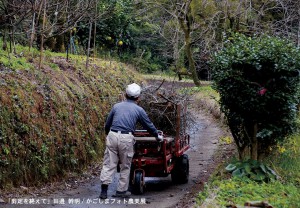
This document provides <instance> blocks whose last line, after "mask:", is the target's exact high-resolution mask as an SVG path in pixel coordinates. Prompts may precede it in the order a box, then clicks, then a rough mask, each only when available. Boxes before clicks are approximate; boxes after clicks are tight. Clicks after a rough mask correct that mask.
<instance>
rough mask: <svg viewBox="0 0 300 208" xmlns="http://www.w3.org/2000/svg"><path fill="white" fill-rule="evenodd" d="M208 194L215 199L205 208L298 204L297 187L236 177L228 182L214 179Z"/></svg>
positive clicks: (299, 194)
mask: <svg viewBox="0 0 300 208" xmlns="http://www.w3.org/2000/svg"><path fill="white" fill-rule="evenodd" d="M208 192H210V195H214V196H215V197H214V201H213V202H210V204H208V203H207V202H206V203H207V204H206V207H209V206H210V205H211V206H212V205H213V206H217V207H226V206H228V205H244V204H245V203H246V202H249V201H264V202H268V203H269V204H271V205H273V206H274V207H277V208H285V207H286V208H289V207H291V208H293V207H295V208H296V207H297V205H298V204H300V192H299V191H298V187H296V186H295V185H293V184H290V183H287V184H284V183H282V182H280V181H272V182H270V183H256V182H253V181H251V180H249V179H246V178H243V179H241V178H238V177H234V178H232V179H228V180H221V179H219V180H218V179H216V180H215V181H213V182H212V183H211V185H210V188H209V190H208ZM206 194H207V193H206ZM200 197H201V194H200V196H199V198H200ZM202 199H203V198H202ZM207 201H209V200H207Z"/></svg>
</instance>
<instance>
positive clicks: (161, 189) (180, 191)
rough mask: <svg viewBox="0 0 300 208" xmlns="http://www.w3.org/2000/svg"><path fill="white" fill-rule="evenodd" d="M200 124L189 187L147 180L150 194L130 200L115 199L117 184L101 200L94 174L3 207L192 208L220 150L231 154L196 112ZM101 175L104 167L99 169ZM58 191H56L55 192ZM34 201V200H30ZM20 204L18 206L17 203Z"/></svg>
mask: <svg viewBox="0 0 300 208" xmlns="http://www.w3.org/2000/svg"><path fill="white" fill-rule="evenodd" d="M195 117H196V122H197V125H196V127H195V128H194V129H192V130H190V132H189V133H190V136H191V140H190V143H191V148H190V149H189V150H188V151H187V152H186V153H187V154H188V156H189V159H190V178H189V182H188V183H187V184H181V185H174V184H172V182H171V177H170V176H169V177H166V178H146V192H145V193H144V194H143V195H132V197H131V198H130V199H128V200H126V201H124V200H123V199H118V198H113V197H112V195H113V194H114V192H115V190H116V181H117V177H118V175H117V174H116V177H115V179H114V182H113V184H111V185H110V186H109V192H108V199H107V200H106V201H104V200H99V199H98V196H99V193H100V180H99V177H98V176H93V175H90V177H89V178H90V179H89V180H86V181H83V182H77V183H76V182H74V181H73V182H72V183H65V184H61V185H60V186H59V187H57V189H59V190H57V189H56V187H52V188H49V187H48V188H44V189H41V192H40V193H35V194H34V193H31V194H29V195H27V196H21V197H16V198H14V196H13V195H12V198H10V203H9V204H4V205H3V206H1V207H4V208H10V207H16V206H17V207H28V206H29V205H30V204H32V205H33V206H34V208H45V207H57V208H61V207H65V208H69V207H70V208H77V207H78V208H79V207H80V208H82V207H86V208H93V207H99V206H101V207H102V206H103V207H124V206H128V207H148V208H161V207H191V206H192V205H193V203H194V201H193V198H194V197H195V195H196V194H197V193H198V192H199V190H200V189H201V188H202V187H203V184H204V183H205V182H206V181H207V180H208V178H209V175H210V174H211V173H212V171H213V170H214V168H215V167H216V165H217V163H218V162H219V161H220V159H222V156H221V158H220V157H219V159H218V160H219V161H216V160H215V157H214V155H215V153H216V151H217V150H220V148H221V149H222V150H224V148H225V150H226V151H229V152H231V151H232V150H231V149H230V147H229V146H228V147H226V146H221V147H220V144H219V138H220V137H222V136H224V135H225V134H226V132H224V130H223V129H222V128H220V126H219V125H218V124H217V123H216V122H215V121H214V120H213V119H212V118H211V117H210V116H207V115H205V114H203V113H200V112H195ZM98 172H100V168H98ZM53 188H54V189H53ZM30 200H31V201H30ZM15 203H16V204H17V205H14V204H15Z"/></svg>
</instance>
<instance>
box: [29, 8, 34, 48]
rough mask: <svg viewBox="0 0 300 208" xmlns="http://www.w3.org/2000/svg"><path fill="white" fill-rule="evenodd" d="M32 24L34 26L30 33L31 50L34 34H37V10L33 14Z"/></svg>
mask: <svg viewBox="0 0 300 208" xmlns="http://www.w3.org/2000/svg"><path fill="white" fill-rule="evenodd" d="M31 25H32V27H31V35H30V41H29V51H30V49H31V47H32V44H33V40H34V35H35V12H34V13H33V16H32V23H31Z"/></svg>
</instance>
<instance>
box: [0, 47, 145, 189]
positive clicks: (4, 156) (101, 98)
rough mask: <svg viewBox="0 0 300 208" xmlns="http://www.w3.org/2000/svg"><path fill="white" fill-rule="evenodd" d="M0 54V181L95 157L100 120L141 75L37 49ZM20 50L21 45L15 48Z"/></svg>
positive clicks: (34, 177)
mask: <svg viewBox="0 0 300 208" xmlns="http://www.w3.org/2000/svg"><path fill="white" fill-rule="evenodd" d="M26 51H27V49H22V52H21V53H22V57H20V56H16V55H13V54H7V53H6V54H5V53H4V52H3V51H2V54H1V56H2V57H1V58H0V173H1V174H0V187H1V188H8V187H12V186H20V185H26V186H28V185H36V184H38V183H43V182H45V181H47V182H49V181H51V180H55V179H56V178H58V177H62V176H64V175H65V174H66V173H67V172H69V171H75V172H76V171H82V170H83V169H84V168H85V167H87V166H88V165H89V164H91V163H92V162H93V161H100V160H101V157H99V155H101V154H102V152H103V147H104V144H103V143H104V131H103V130H104V129H103V127H104V122H105V117H106V115H107V113H108V111H109V110H110V107H111V105H112V104H113V103H114V102H116V101H117V99H118V98H119V93H121V92H122V91H123V89H124V87H125V86H126V85H127V84H129V83H131V82H137V83H139V82H140V81H141V79H140V78H139V77H138V75H137V74H136V73H135V72H134V70H133V69H131V68H130V67H128V66H126V65H123V64H120V63H117V62H112V61H103V60H94V61H93V60H90V62H91V63H90V65H89V68H88V69H86V68H85V67H84V65H85V58H84V57H82V58H80V57H75V56H74V57H72V58H71V59H69V60H68V61H66V59H65V58H64V57H61V56H58V55H57V56H56V55H55V54H54V55H53V54H50V53H49V54H47V56H46V57H45V58H44V61H43V66H42V68H41V70H38V69H37V68H38V67H37V66H38V61H39V58H38V53H35V55H34V52H32V53H28V54H24V53H25V52H26ZM19 53H20V51H19ZM3 54H4V55H3Z"/></svg>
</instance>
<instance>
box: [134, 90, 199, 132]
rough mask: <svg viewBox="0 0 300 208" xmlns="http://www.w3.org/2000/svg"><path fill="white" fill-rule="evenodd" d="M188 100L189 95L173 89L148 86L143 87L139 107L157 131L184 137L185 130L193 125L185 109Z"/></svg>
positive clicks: (192, 119) (191, 117) (192, 120)
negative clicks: (143, 110)
mask: <svg viewBox="0 0 300 208" xmlns="http://www.w3.org/2000/svg"><path fill="white" fill-rule="evenodd" d="M190 100H191V99H190V96H189V95H187V94H181V93H178V92H176V91H175V90H174V89H166V88H162V87H161V85H160V86H155V85H148V86H144V87H143V90H142V93H141V97H140V102H139V105H140V106H142V107H143V108H144V109H145V111H146V112H147V114H148V116H149V118H150V119H151V121H152V122H153V124H154V125H155V126H156V128H157V129H159V130H162V131H163V132H164V134H166V135H172V136H175V135H176V133H178V134H180V135H184V134H185V133H186V130H187V129H189V128H190V127H191V126H193V125H195V119H194V118H193V116H192V114H191V113H190V112H189V111H188V109H187V107H188V102H189V101H190ZM178 106H179V107H178ZM138 128H140V127H138Z"/></svg>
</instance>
